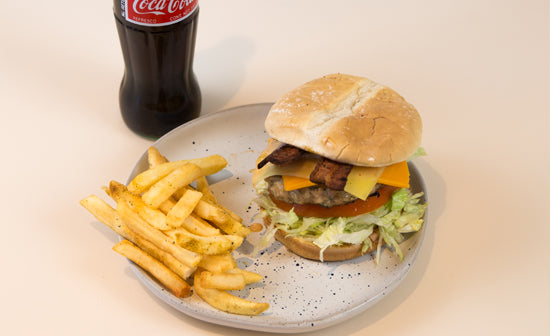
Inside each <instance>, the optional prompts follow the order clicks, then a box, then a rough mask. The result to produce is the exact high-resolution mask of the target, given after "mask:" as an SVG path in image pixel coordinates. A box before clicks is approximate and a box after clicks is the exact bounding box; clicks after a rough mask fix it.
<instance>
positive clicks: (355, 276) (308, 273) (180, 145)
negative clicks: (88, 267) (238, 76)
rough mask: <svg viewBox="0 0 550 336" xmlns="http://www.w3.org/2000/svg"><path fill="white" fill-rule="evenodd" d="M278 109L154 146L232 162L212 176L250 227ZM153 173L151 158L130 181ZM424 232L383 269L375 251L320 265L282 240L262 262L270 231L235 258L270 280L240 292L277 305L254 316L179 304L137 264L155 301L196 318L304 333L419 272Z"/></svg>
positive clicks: (196, 128)
mask: <svg viewBox="0 0 550 336" xmlns="http://www.w3.org/2000/svg"><path fill="white" fill-rule="evenodd" d="M270 106H271V104H255V105H246V106H239V107H235V108H231V109H228V110H224V111H221V112H217V113H213V114H208V115H205V116H203V117H201V118H199V119H196V120H194V121H192V122H189V123H187V124H185V125H182V126H180V127H178V128H176V129H174V130H173V131H172V132H170V133H168V134H166V135H165V136H164V137H162V138H161V139H159V140H158V141H157V142H155V143H154V146H156V147H157V148H158V149H159V150H160V152H161V153H162V154H164V155H165V156H166V157H167V158H168V159H169V160H178V159H185V158H197V157H201V156H207V155H211V154H220V155H222V156H223V157H225V158H226V159H227V161H228V165H227V167H226V168H225V169H224V170H223V171H222V172H220V173H218V174H216V175H214V176H212V177H211V178H210V182H211V184H212V190H213V192H214V194H215V196H216V197H217V198H218V200H219V201H220V203H222V204H224V205H226V206H228V207H229V208H231V209H232V210H233V211H235V212H237V213H238V214H239V215H240V216H241V217H243V219H244V223H245V224H250V223H252V222H253V221H254V218H253V216H254V215H255V214H257V212H258V208H257V207H256V206H255V205H254V204H253V203H251V200H252V199H253V198H254V190H253V188H252V185H251V176H252V175H251V169H252V168H253V167H254V163H255V160H256V158H257V156H258V155H259V153H260V152H261V151H262V150H263V149H264V148H265V146H266V141H267V139H268V135H267V134H266V132H265V130H264V119H265V116H266V114H267V112H268V110H269V108H270ZM146 167H147V157H146V153H144V155H143V156H142V157H141V158H140V159H139V161H138V162H137V164H136V166H135V168H134V170H133V171H132V173H131V176H130V177H129V180H130V179H132V178H133V177H134V176H135V175H137V174H138V173H139V172H141V171H143V170H144V169H146ZM410 171H411V187H412V189H413V191H414V192H418V191H424V192H426V191H425V187H424V184H423V181H422V178H421V176H420V174H419V173H418V171H417V170H416V168H415V167H414V165H410ZM424 201H426V200H425V199H424ZM425 217H426V216H425ZM424 232H425V231H424V230H422V231H421V232H419V233H417V234H414V235H412V236H411V237H410V238H409V239H407V240H406V241H405V242H403V243H402V245H401V248H402V250H403V251H404V253H405V254H406V256H405V258H404V260H403V261H402V262H399V258H398V257H397V256H396V255H394V254H393V253H392V252H391V251H389V250H388V249H384V250H383V252H382V254H381V257H380V264H379V265H378V266H377V265H375V263H374V259H373V258H374V256H373V255H374V253H373V254H371V255H365V256H363V257H360V258H357V259H354V260H351V261H346V262H330V263H320V262H314V261H309V260H305V259H302V258H299V257H297V256H295V255H293V254H291V253H289V252H287V251H286V249H285V248H284V247H283V246H282V245H281V244H280V243H279V242H274V243H273V244H272V245H271V246H270V247H269V248H268V249H266V250H265V252H264V253H263V254H262V255H260V256H258V257H257V258H254V257H251V256H250V255H249V254H250V252H251V251H252V248H253V244H254V243H255V242H257V241H258V239H259V237H260V235H261V234H262V233H263V232H260V233H252V234H251V235H249V236H248V237H247V240H246V241H245V243H243V245H242V246H241V247H239V248H238V249H237V250H236V251H235V252H233V255H234V256H235V259H236V260H237V262H238V264H239V267H241V268H245V269H248V270H251V271H254V272H256V273H259V274H262V275H263V276H264V280H263V281H262V282H260V283H257V284H254V285H249V286H247V288H246V289H244V290H241V291H235V292H232V293H233V294H235V295H238V296H240V297H243V298H246V299H249V300H254V301H261V302H269V304H270V308H269V310H267V311H266V312H264V313H263V314H262V315H259V316H254V317H250V316H239V315H231V314H227V313H224V312H221V311H218V310H216V309H214V308H212V307H210V306H209V305H208V304H206V303H205V302H203V301H202V300H201V299H200V298H198V297H197V295H196V294H193V295H192V296H191V297H188V298H185V299H179V298H177V297H175V296H173V295H172V294H171V293H170V292H169V291H167V290H165V289H164V288H163V287H162V286H161V285H159V284H158V283H157V282H156V281H155V280H154V279H152V278H151V277H150V276H149V275H148V274H147V273H145V272H144V271H142V270H141V269H140V268H139V267H137V266H135V265H133V264H132V265H133V268H134V270H135V271H136V274H137V275H138V277H139V279H140V280H141V281H142V282H143V283H144V284H145V286H146V287H147V288H149V289H150V290H151V291H152V292H153V293H154V294H155V295H157V296H158V297H159V298H160V299H162V300H163V301H165V302H166V303H168V304H169V305H170V306H172V307H174V308H175V309H177V310H179V311H181V312H183V313H184V314H187V315H189V316H192V317H194V318H197V319H200V320H204V321H208V322H211V323H216V324H219V325H224V326H230V327H236V328H242V329H249V330H258V331H269V332H284V333H294V332H303V331H311V330H315V329H320V328H325V327H328V326H330V325H334V324H336V323H340V322H342V321H344V320H346V319H348V318H351V317H352V316H355V315H357V314H359V313H361V312H363V311H365V310H366V309H367V308H369V307H371V306H372V305H373V304H375V303H376V302H377V301H378V300H380V299H382V298H383V297H384V296H385V295H387V294H388V293H389V292H391V291H392V290H393V289H394V288H395V287H396V286H397V285H398V284H399V283H400V282H401V281H402V280H403V278H404V277H405V275H406V274H407V273H408V272H409V270H410V269H411V266H412V265H413V263H414V260H415V257H416V255H417V252H418V250H419V248H420V246H421V243H422V239H423V237H424Z"/></svg>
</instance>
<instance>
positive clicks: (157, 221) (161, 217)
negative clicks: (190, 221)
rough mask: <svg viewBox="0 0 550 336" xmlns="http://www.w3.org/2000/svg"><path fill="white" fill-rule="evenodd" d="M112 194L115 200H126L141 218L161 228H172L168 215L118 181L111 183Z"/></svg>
mask: <svg viewBox="0 0 550 336" xmlns="http://www.w3.org/2000/svg"><path fill="white" fill-rule="evenodd" d="M109 191H110V193H109V194H110V196H111V197H112V198H113V199H114V200H115V202H118V201H120V200H121V199H122V200H125V201H126V203H127V204H128V205H129V206H130V207H131V208H132V210H134V211H136V212H137V213H138V215H140V217H141V218H143V219H145V220H146V221H147V222H148V223H149V224H151V225H152V226H153V227H155V228H157V229H159V230H169V229H171V228H172V226H170V225H169V224H168V223H167V218H166V215H165V214H164V213H163V212H162V211H160V210H157V209H153V208H150V207H148V206H147V205H146V204H145V202H143V200H142V199H141V197H140V196H139V195H136V194H133V193H131V192H129V191H128V189H127V188H126V186H125V185H123V184H121V183H118V182H116V181H111V182H110V183H109Z"/></svg>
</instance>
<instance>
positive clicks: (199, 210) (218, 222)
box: [194, 199, 250, 237]
mask: <svg viewBox="0 0 550 336" xmlns="http://www.w3.org/2000/svg"><path fill="white" fill-rule="evenodd" d="M194 212H195V213H196V214H197V215H198V216H199V217H201V218H204V219H206V220H207V221H209V222H211V223H212V224H214V225H215V226H217V227H218V228H219V229H220V230H222V231H223V232H225V233H227V234H230V235H237V236H241V237H246V236H247V235H249V234H250V229H249V228H247V227H245V226H244V225H242V223H241V222H238V221H237V220H235V219H234V218H233V217H231V216H230V215H229V214H228V213H227V212H225V210H223V209H222V208H220V207H219V206H217V205H216V204H214V203H212V202H210V201H207V200H205V199H202V200H201V201H200V202H199V203H198V204H197V206H196V207H195V210H194Z"/></svg>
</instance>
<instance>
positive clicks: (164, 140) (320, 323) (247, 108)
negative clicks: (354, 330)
mask: <svg viewBox="0 0 550 336" xmlns="http://www.w3.org/2000/svg"><path fill="white" fill-rule="evenodd" d="M271 105H272V103H260V104H250V105H243V106H237V107H233V108H229V109H226V110H222V111H219V112H215V113H210V114H207V115H204V116H201V117H200V118H198V119H195V120H193V121H191V122H188V123H186V124H184V125H181V126H179V127H178V128H176V129H174V130H172V131H171V132H169V133H167V134H166V135H164V136H163V137H161V138H160V139H158V140H157V141H156V142H154V143H153V144H152V146H155V147H157V148H159V150H160V151H161V153H163V154H164V152H163V149H164V148H165V147H169V146H170V145H171V142H173V141H174V140H175V139H176V138H177V136H178V135H182V134H183V133H185V132H189V131H190V130H192V129H194V128H197V127H201V125H202V127H204V125H212V124H215V123H219V122H220V121H226V120H228V118H229V119H234V120H241V121H242V120H246V121H247V122H251V120H254V119H256V123H255V124H254V123H252V125H251V127H253V128H254V129H253V130H254V132H257V133H258V129H257V128H258V127H260V128H262V130H260V131H259V132H260V133H262V132H263V133H264V134H265V131H263V123H262V124H261V125H258V121H259V120H263V119H265V115H266V114H267V112H268V110H269V108H270V107H271ZM249 125H250V124H249ZM265 138H266V139H267V135H266V134H265ZM182 145H184V144H182ZM243 150H244V149H243ZM210 154H220V155H222V156H224V153H213V152H211V153H210ZM254 155H257V154H254ZM171 159H178V158H171ZM252 165H253V162H252V163H250V166H252ZM146 167H147V151H145V152H144V153H143V155H142V156H141V157H140V158H139V160H138V161H137V163H136V165H135V166H134V168H133V169H132V171H131V173H130V176H129V177H128V180H127V182H129V181H130V180H131V179H132V178H133V177H135V176H136V175H137V174H138V173H139V172H141V171H143V170H145V169H146ZM241 169H242V168H241ZM409 169H410V173H411V188H412V189H413V190H414V191H415V192H419V191H423V192H424V193H425V194H424V196H423V201H424V202H427V195H426V187H425V184H424V181H423V179H422V177H421V175H420V173H419V171H418V169H417V168H416V167H415V165H414V164H412V163H409ZM233 176H234V175H233ZM424 218H426V219H427V218H428V216H427V213H426V214H425V216H424ZM425 227H426V223H425V225H424V227H423V229H422V230H421V231H420V232H418V233H416V234H414V235H412V236H411V237H410V238H409V239H408V241H409V243H410V245H409V248H408V253H407V255H406V257H405V260H404V261H403V263H402V264H401V265H400V266H399V268H398V270H397V272H396V273H395V274H392V276H391V277H389V278H388V279H387V282H386V283H385V286H384V287H383V288H382V289H380V290H378V291H377V292H376V293H374V294H371V295H369V296H368V297H365V298H364V299H363V300H362V301H361V302H359V303H358V304H355V305H354V306H352V307H348V308H347V309H344V310H339V311H334V312H333V313H332V314H324V315H322V316H318V317H312V318H304V319H303V320H300V321H293V322H287V321H286V320H285V319H283V318H280V319H275V320H273V319H269V320H266V319H264V318H263V316H262V315H259V316H239V315H232V314H227V313H224V312H220V311H218V310H216V309H214V308H212V307H210V306H208V305H207V304H205V303H204V302H203V301H202V300H201V299H199V298H197V297H196V294H193V295H192V296H191V297H189V298H183V299H180V298H177V297H175V296H174V295H172V294H171V293H170V292H169V291H167V290H166V289H165V288H164V287H163V286H162V285H160V284H159V283H158V282H157V281H156V280H155V279H153V278H152V277H151V276H150V275H149V274H148V273H146V272H145V271H143V270H142V269H141V268H140V267H139V266H137V265H135V264H134V263H132V262H131V261H130V264H131V267H132V269H133V270H134V272H135V274H136V276H137V277H138V279H139V280H140V281H141V283H142V284H143V285H144V286H145V287H146V288H147V289H148V290H150V291H151V292H152V293H153V294H154V295H155V296H157V297H158V298H159V299H161V300H162V301H163V302H165V303H167V304H168V305H170V306H171V307H173V308H174V309H176V310H178V311H180V312H182V313H184V314H186V315H188V316H190V317H193V318H196V319H198V320H202V321H205V322H209V323H213V324H218V325H223V326H228V327H233V328H240V329H246V330H255V331H263V332H278V333H299V332H306V331H313V330H319V329H323V328H326V327H329V326H332V325H335V324H338V323H341V322H343V321H345V320H347V319H350V318H352V317H354V316H356V315H358V314H360V313H361V312H364V311H365V310H367V309H368V308H370V307H372V306H373V305H374V304H375V303H377V302H378V301H380V300H381V299H382V298H384V297H385V296H386V295H387V294H389V293H390V292H391V291H393V290H394V289H395V288H396V287H397V286H398V285H399V284H400V283H401V282H402V281H403V279H404V278H405V276H406V275H407V274H408V273H409V271H410V269H411V268H412V266H413V265H414V262H415V260H416V256H417V254H418V251H419V249H420V246H421V245H422V242H423V240H424V236H425V231H426V229H425ZM274 244H279V243H278V242H275V243H274ZM237 251H238V250H237ZM365 257H366V256H364V257H361V258H365ZM259 258H262V256H260V257H259ZM371 259H372V258H371ZM360 262H362V263H372V262H373V261H372V260H364V261H360ZM256 290H260V291H261V288H256ZM237 295H238V294H237ZM270 309H276V307H273V306H272V307H271V308H270ZM268 311H269V310H268ZM264 314H265V313H264Z"/></svg>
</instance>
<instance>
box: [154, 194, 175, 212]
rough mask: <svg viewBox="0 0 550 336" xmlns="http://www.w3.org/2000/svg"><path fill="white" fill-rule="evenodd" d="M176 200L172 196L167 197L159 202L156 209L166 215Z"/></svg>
mask: <svg viewBox="0 0 550 336" xmlns="http://www.w3.org/2000/svg"><path fill="white" fill-rule="evenodd" d="M176 202H177V201H176V200H175V199H173V198H172V197H170V198H168V199H167V200H166V201H164V202H162V203H160V205H159V207H158V209H159V210H160V211H162V212H163V213H164V214H165V215H167V214H168V213H169V212H170V210H172V208H173V207H174V206H175V205H176Z"/></svg>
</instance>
